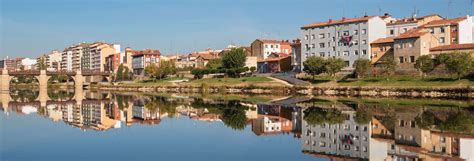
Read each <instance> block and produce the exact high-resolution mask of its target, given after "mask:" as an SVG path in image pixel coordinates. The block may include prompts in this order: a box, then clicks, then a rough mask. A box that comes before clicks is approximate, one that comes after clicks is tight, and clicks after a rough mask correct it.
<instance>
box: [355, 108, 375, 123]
mask: <svg viewBox="0 0 474 161" xmlns="http://www.w3.org/2000/svg"><path fill="white" fill-rule="evenodd" d="M372 116H373V113H372V111H370V110H369V109H363V108H357V111H356V115H355V118H354V120H355V122H356V123H358V124H368V123H369V122H370V121H372Z"/></svg>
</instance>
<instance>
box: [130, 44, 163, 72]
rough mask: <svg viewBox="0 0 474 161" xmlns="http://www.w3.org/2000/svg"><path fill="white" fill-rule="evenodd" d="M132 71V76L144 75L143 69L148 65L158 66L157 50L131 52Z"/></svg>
mask: <svg viewBox="0 0 474 161" xmlns="http://www.w3.org/2000/svg"><path fill="white" fill-rule="evenodd" d="M132 52H133V53H134V54H133V55H132V69H133V74H134V75H142V76H143V75H145V68H146V67H147V66H148V65H150V64H156V65H157V66H159V64H160V55H161V52H160V51H159V50H154V49H145V50H134V51H132Z"/></svg>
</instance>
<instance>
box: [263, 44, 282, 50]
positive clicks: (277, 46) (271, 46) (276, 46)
mask: <svg viewBox="0 0 474 161" xmlns="http://www.w3.org/2000/svg"><path fill="white" fill-rule="evenodd" d="M273 47H275V48H277V49H278V48H280V46H279V45H275V46H273V45H270V48H272V49H273ZM265 48H268V44H265Z"/></svg>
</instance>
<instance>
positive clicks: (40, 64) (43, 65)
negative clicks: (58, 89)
mask: <svg viewBox="0 0 474 161" xmlns="http://www.w3.org/2000/svg"><path fill="white" fill-rule="evenodd" d="M37 65H38V69H39V70H46V69H47V68H48V65H47V64H46V62H45V60H44V57H43V56H42V57H40V58H39V61H38V64H37Z"/></svg>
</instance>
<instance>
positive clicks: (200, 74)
mask: <svg viewBox="0 0 474 161" xmlns="http://www.w3.org/2000/svg"><path fill="white" fill-rule="evenodd" d="M191 74H192V75H194V78H195V79H202V77H204V72H203V70H202V69H193V70H191Z"/></svg>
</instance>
